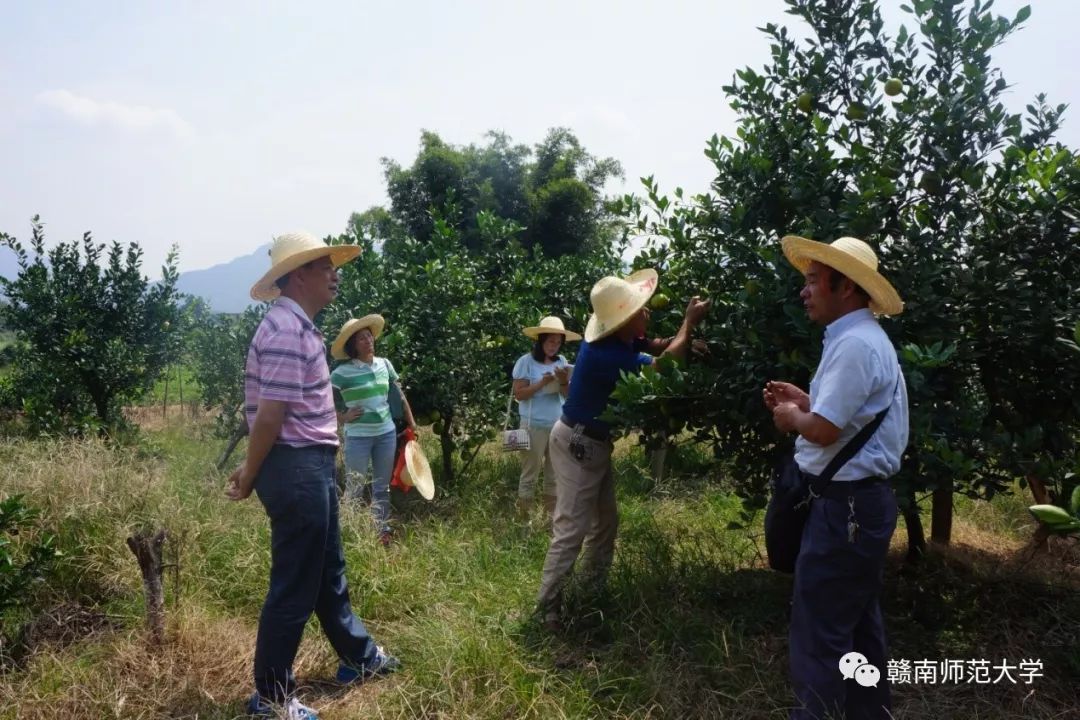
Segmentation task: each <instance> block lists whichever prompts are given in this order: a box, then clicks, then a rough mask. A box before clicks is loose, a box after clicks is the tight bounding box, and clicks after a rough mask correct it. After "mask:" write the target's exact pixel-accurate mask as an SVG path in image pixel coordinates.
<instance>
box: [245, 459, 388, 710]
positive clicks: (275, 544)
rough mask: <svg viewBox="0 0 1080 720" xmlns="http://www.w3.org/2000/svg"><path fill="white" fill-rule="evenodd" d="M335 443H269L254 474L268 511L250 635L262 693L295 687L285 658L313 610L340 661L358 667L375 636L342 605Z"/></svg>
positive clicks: (279, 694) (345, 594) (284, 692)
mask: <svg viewBox="0 0 1080 720" xmlns="http://www.w3.org/2000/svg"><path fill="white" fill-rule="evenodd" d="M336 450H337V448H334V447H330V446H325V445H322V446H316V447H308V448H291V447H288V446H285V445H275V446H274V448H273V449H272V450H271V451H270V453H269V454H268V455H267V456H266V460H265V461H263V464H262V467H261V468H260V469H259V475H258V477H257V478H256V480H255V492H256V493H258V495H259V500H260V501H261V502H262V504H263V507H264V508H265V509H266V514H267V515H268V516H269V517H270V542H271V550H270V558H271V559H270V590H269V592H267V594H266V602H265V603H264V604H263V608H262V614H261V616H260V617H259V634H258V639H257V640H256V642H255V689H256V690H257V691H258V692H259V694H260V695H261V696H263V697H264V698H266V699H268V700H273V701H276V702H281V701H284V700H285V699H286V698H287V697H288V696H289V695H291V694H292V693H293V692H294V690H295V688H296V680H295V678H294V677H293V673H292V664H293V660H294V659H296V651H297V649H298V648H299V647H300V637H301V635H303V632H304V626H305V625H306V624H307V621H308V619H309V618H310V617H311V613H312V612H314V613H315V614H316V615H317V616H318V617H319V623H320V624H321V625H322V629H323V632H324V633H325V634H326V637H327V639H328V640H329V641H330V644H331V646H333V648H334V650H335V652H337V654H338V656H339V657H340V658H341V660H342V662H345V663H347V664H350V665H353V666H357V667H359V666H362V664H363V663H364V662H366V661H369V660H372V659H374V657H375V642H374V641H373V640H372V639H371V636H370V635H368V633H367V630H366V629H365V628H364V624H363V623H362V622H361V621H360V619H359V618H358V617H356V615H354V614H353V611H352V607H351V606H350V604H349V587H348V583H347V582H346V580H345V554H344V552H343V551H342V548H341V531H340V528H339V526H338V496H337V485H336V483H335V478H334V456H335V454H336Z"/></svg>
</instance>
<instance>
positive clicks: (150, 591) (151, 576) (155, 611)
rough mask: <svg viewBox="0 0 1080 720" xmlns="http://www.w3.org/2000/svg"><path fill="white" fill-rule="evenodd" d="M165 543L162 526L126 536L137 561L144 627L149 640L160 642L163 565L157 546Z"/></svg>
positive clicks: (162, 618) (163, 614)
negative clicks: (144, 616) (143, 597)
mask: <svg viewBox="0 0 1080 720" xmlns="http://www.w3.org/2000/svg"><path fill="white" fill-rule="evenodd" d="M164 544H165V528H161V529H159V530H158V531H157V532H156V533H153V534H151V533H150V531H148V530H143V531H140V532H138V533H136V534H135V535H132V536H130V537H128V539H127V546H128V547H129V548H131V552H133V553H134V554H135V559H136V560H138V561H139V570H140V571H142V579H143V593H144V594H145V595H146V627H147V629H148V630H149V631H150V642H151V643H152V644H154V645H161V644H162V643H163V642H164V641H165V587H164V585H163V584H162V572H163V570H162V569H163V567H164V566H163V564H162V561H161V548H162V546H163V545H164Z"/></svg>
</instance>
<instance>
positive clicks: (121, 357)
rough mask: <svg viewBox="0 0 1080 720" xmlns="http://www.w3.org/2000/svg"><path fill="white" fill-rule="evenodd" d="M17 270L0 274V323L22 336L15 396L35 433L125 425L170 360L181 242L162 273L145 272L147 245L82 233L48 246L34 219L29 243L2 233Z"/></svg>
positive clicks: (13, 384)
mask: <svg viewBox="0 0 1080 720" xmlns="http://www.w3.org/2000/svg"><path fill="white" fill-rule="evenodd" d="M0 242H2V243H3V244H4V245H6V246H8V247H9V248H11V249H12V250H13V251H14V253H15V257H16V262H17V264H18V270H19V271H18V276H17V277H16V278H15V279H13V280H4V279H0V288H2V290H3V293H4V294H5V295H6V299H7V302H6V304H4V305H3V306H2V307H0V313H2V315H3V321H4V324H5V325H6V326H7V327H8V328H9V329H10V330H11V331H13V332H14V333H15V336H16V338H17V340H18V344H17V349H16V360H15V363H14V365H13V372H14V374H15V375H14V377H13V378H12V382H11V384H10V386H9V387H10V388H11V398H12V400H13V401H14V402H15V403H17V405H18V407H19V409H20V410H21V411H22V412H23V414H24V416H25V419H26V422H27V427H28V429H29V430H30V431H31V432H34V433H62V434H69V433H76V434H84V433H88V432H105V431H108V430H111V429H116V428H117V427H119V426H121V425H122V424H123V416H122V414H121V409H122V407H123V406H124V404H125V403H129V402H132V401H134V400H136V399H138V398H139V397H141V396H142V395H143V394H144V393H145V392H147V391H148V390H149V389H150V388H151V387H152V386H153V384H154V382H155V381H156V380H157V378H158V377H159V376H160V374H161V373H162V371H163V370H164V369H165V367H166V366H167V364H168V362H169V350H170V338H171V333H172V326H174V325H175V323H176V319H177V312H178V311H177V305H176V278H177V272H176V257H177V255H176V250H175V248H174V249H173V250H172V251H171V252H170V253H169V256H168V258H167V260H166V262H165V265H164V266H163V267H162V270H161V276H162V278H161V280H160V281H159V282H157V283H151V282H150V281H149V280H148V279H147V278H146V277H145V276H144V275H143V274H142V249H141V248H140V247H139V245H138V244H136V243H131V244H129V245H128V246H127V247H126V248H125V247H124V246H123V245H121V244H120V243H118V242H113V243H112V244H111V245H109V246H106V245H105V244H102V243H96V242H94V241H93V239H92V238H91V236H90V233H87V234H85V235H84V236H83V239H82V241H81V242H78V241H73V242H61V243H58V244H56V245H54V246H53V247H52V248H50V249H48V250H46V248H45V234H44V229H43V225H42V224H41V222H40V221H39V220H38V218H37V217H35V218H34V221H33V236H32V239H31V241H30V244H29V251H28V249H27V248H26V247H24V246H23V244H22V243H21V242H19V241H18V240H17V239H15V238H14V237H11V236H9V235H4V234H0Z"/></svg>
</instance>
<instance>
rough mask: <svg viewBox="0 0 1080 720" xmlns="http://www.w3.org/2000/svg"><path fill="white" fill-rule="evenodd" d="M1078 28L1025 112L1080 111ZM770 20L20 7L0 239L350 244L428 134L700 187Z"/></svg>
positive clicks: (2, 84)
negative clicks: (39, 231) (1040, 100)
mask: <svg viewBox="0 0 1080 720" xmlns="http://www.w3.org/2000/svg"><path fill="white" fill-rule="evenodd" d="M899 4H900V3H899V0H886V2H885V7H886V13H887V19H888V20H889V21H890V22H889V26H891V27H895V23H896V22H899V21H901V20H902V19H903V17H902V14H901V13H900V11H899V10H898V9H897V8H898V7H899ZM1023 4H1024V3H1023V2H1017V1H1015V0H999V2H998V3H997V4H996V5H995V9H996V10H997V11H998V12H1001V13H1002V14H1005V15H1007V16H1009V17H1012V16H1013V15H1014V14H1015V13H1016V11H1017V10H1018V9H1019V8H1020V7H1021V6H1022V5H1023ZM1078 20H1080V4H1076V3H1073V2H1070V1H1068V0H1042V1H1041V2H1040V1H1039V0H1036V2H1035V3H1034V4H1033V14H1032V16H1031V19H1030V20H1029V21H1028V23H1027V27H1026V28H1025V29H1024V30H1022V31H1021V32H1020V33H1019V34H1017V35H1016V36H1014V38H1013V39H1012V40H1011V41H1010V42H1009V43H1008V45H1007V46H1006V47H1004V48H1002V49H1001V50H999V52H998V54H997V56H996V57H997V62H998V64H999V66H1001V67H1002V68H1003V69H1004V71H1005V76H1006V78H1007V79H1008V80H1009V81H1010V82H1011V83H1013V84H1014V86H1015V87H1014V89H1013V92H1012V95H1011V101H1012V106H1013V108H1014V109H1020V108H1022V107H1023V105H1024V104H1025V103H1026V102H1028V100H1029V99H1030V98H1031V97H1033V96H1034V94H1035V93H1037V92H1046V93H1048V95H1049V96H1050V99H1051V100H1052V101H1053V102H1067V103H1070V105H1073V106H1074V107H1075V105H1077V103H1076V101H1077V100H1078V99H1080V82H1077V81H1076V80H1071V81H1070V80H1069V79H1068V78H1069V77H1071V75H1072V72H1073V70H1071V69H1070V68H1072V67H1073V65H1074V64H1075V60H1076V58H1077V50H1076V45H1075V44H1074V43H1075V38H1074V35H1075V32H1076V27H1077V21H1078ZM769 21H775V22H780V23H787V24H788V25H789V27H792V28H793V29H794V27H795V26H796V25H797V20H796V19H795V18H793V17H791V16H788V15H785V14H784V13H783V4H782V3H781V2H780V1H779V0H743V1H741V2H740V1H736V0H712V1H711V2H706V1H705V0H699V1H698V2H680V1H678V0H668V1H667V2H643V1H634V0H620V1H619V2H614V1H611V2H607V1H605V2H593V1H589V0H577V1H576V2H565V1H563V0H548V2H540V3H528V4H526V3H520V2H508V1H506V0H502V1H499V2H495V1H491V2H469V1H467V0H466V1H464V2H458V3H448V2H400V3H373V2H356V1H345V0H342V1H341V2H307V3H303V5H301V4H300V3H284V2H265V1H258V2H256V1H251V2H246V1H245V2H240V1H233V0H224V1H218V2H173V3H151V2H105V3H103V2H89V1H82V2H48V1H44V0H41V1H35V2H19V1H18V0H0V108H2V112H0V229H2V230H4V231H6V232H9V233H11V234H14V235H16V236H17V237H19V238H22V239H25V238H27V237H28V236H29V229H30V223H29V220H30V218H31V216H32V215H34V214H35V213H40V214H41V216H42V219H43V220H45V222H46V223H47V233H48V235H49V237H50V238H51V239H53V240H59V239H71V238H74V237H78V236H80V235H81V233H82V232H83V231H84V230H92V231H93V232H94V234H95V236H96V237H97V239H99V240H112V239H117V240H120V241H123V242H129V241H137V242H139V243H140V244H141V245H142V246H143V248H144V249H145V250H146V259H147V267H146V270H147V272H148V274H150V275H154V276H156V275H157V270H156V268H157V266H158V265H160V263H161V262H162V260H163V259H164V256H165V253H166V251H167V249H168V247H169V245H170V244H172V243H174V242H175V243H178V244H179V245H180V250H181V255H180V267H181V269H182V270H192V269H197V268H202V267H207V266H210V265H214V264H217V263H219V262H223V261H226V260H229V259H231V258H233V257H236V256H238V255H242V254H246V253H249V252H251V250H253V249H254V248H255V247H257V246H258V245H261V244H263V243H265V242H268V241H269V240H270V238H271V237H272V236H273V235H274V234H277V233H280V232H283V231H286V230H290V229H297V228H302V229H308V230H310V231H312V232H314V233H316V234H318V235H324V234H328V233H337V232H341V231H342V230H343V228H344V226H345V221H346V219H347V218H348V216H349V214H350V213H351V212H352V211H354V210H363V209H365V208H367V207H369V206H371V205H373V204H380V203H384V202H385V199H386V196H385V191H384V184H383V178H382V168H381V165H380V163H379V158H380V157H384V156H386V157H391V158H394V159H396V160H398V161H400V162H402V163H405V164H407V163H409V162H411V161H412V159H413V158H414V157H415V154H416V150H417V148H418V144H419V137H420V131H421V129H430V130H434V131H436V132H438V133H439V134H440V135H441V136H442V137H443V138H444V139H445V140H447V141H449V142H453V143H457V144H465V143H469V142H477V141H480V140H481V139H482V135H483V133H484V132H485V131H486V130H489V129H499V130H503V131H505V132H507V133H509V134H510V135H511V137H512V138H513V139H514V140H515V141H517V142H524V143H528V144H530V145H531V144H534V143H536V142H538V141H539V140H540V139H541V138H542V137H543V135H544V133H545V131H546V130H547V128H549V127H552V126H556V125H565V126H569V127H570V128H572V129H573V130H574V132H576V133H577V135H578V137H579V138H580V139H581V140H582V142H583V143H584V144H585V146H586V147H587V148H588V149H589V150H590V151H591V152H593V153H594V154H597V155H610V156H613V157H615V158H617V159H618V160H619V161H620V162H622V164H623V167H624V169H625V171H626V177H627V182H626V184H625V185H624V186H621V187H618V186H613V187H612V188H611V189H612V190H613V191H615V190H619V191H621V190H627V189H628V190H633V191H636V190H637V189H638V183H637V178H638V177H640V176H641V175H647V174H655V175H656V177H657V179H658V180H659V181H660V182H661V183H662V185H663V187H665V188H668V189H670V188H672V187H674V186H675V185H682V186H683V187H684V188H686V189H687V190H688V191H692V192H697V191H702V190H704V189H706V187H707V185H708V182H709V179H710V177H711V172H710V168H711V166H710V164H709V163H708V161H707V160H706V159H705V158H704V156H703V155H702V149H703V148H704V143H705V141H706V139H707V138H708V137H709V136H710V135H711V134H712V133H714V132H717V133H721V134H723V133H730V132H731V131H732V129H733V121H734V116H733V113H732V111H731V110H730V109H729V108H728V106H727V101H726V99H725V98H724V96H723V93H722V91H721V89H720V88H721V85H723V84H725V83H727V82H728V81H729V80H730V79H731V77H732V74H733V72H734V71H735V70H736V69H737V68H740V67H743V66H747V65H750V66H755V67H757V66H760V65H762V64H763V63H764V62H765V61H766V59H767V51H768V46H767V43H766V41H765V39H764V37H763V36H762V35H761V34H760V33H758V32H756V31H755V28H756V27H758V26H761V25H763V24H764V23H766V22H769ZM1070 58H1072V59H1071V60H1070ZM1076 113H1080V108H1076V109H1073V110H1072V111H1071V112H1070V113H1069V114H1068V115H1067V120H1066V127H1065V130H1064V132H1063V134H1062V139H1063V141H1065V142H1066V143H1068V144H1069V145H1071V146H1073V147H1076V146H1080V119H1076V117H1075V114H1076Z"/></svg>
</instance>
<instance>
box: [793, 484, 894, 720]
mask: <svg viewBox="0 0 1080 720" xmlns="http://www.w3.org/2000/svg"><path fill="white" fill-rule="evenodd" d="M827 493H828V496H827V497H822V498H819V499H816V500H814V501H813V503H812V505H811V509H810V517H809V518H808V519H807V522H806V527H805V529H804V530H803V536H802V550H801V551H800V553H799V559H798V560H797V562H796V565H795V593H794V599H793V604H792V611H791V632H790V636H789V640H790V660H791V679H792V684H793V686H794V689H795V695H796V698H797V702H798V707H797V708H795V709H794V710H792V712H791V718H792V720H806V719H809V718H814V720H821V719H824V718H846V720H864V719H869V718H874V719H875V720H876V719H877V718H889V717H891V715H890V714H889V712H888V711H889V709H890V707H891V702H890V698H889V684H888V682H887V680H886V676H887V668H886V659H887V654H886V653H887V649H886V643H885V623H884V621H883V619H882V616H881V605H880V602H879V598H880V595H881V586H882V577H883V575H884V569H885V556H886V554H887V553H888V549H889V540H890V538H892V534H893V530H895V529H896V512H897V510H896V498H895V497H894V496H893V492H892V488H891V487H890V486H889V484H888V483H886V482H876V483H857V484H855V485H852V486H849V485H847V484H846V483H837V482H834V483H832V484H831V485H830V486H829V488H828V489H827ZM851 505H853V507H854V518H855V521H856V522H858V524H859V529H858V531H857V533H856V536H855V542H854V543H852V542H849V541H848V518H849V515H850V514H851ZM849 652H858V653H861V654H862V655H863V656H865V657H866V659H867V661H868V663H869V664H870V665H873V666H874V667H876V668H877V669H878V671H879V672H880V674H881V678H880V680H879V681H878V683H877V686H876V687H863V686H862V685H860V684H859V683H858V682H857V681H856V680H855V679H845V678H844V674H842V673H841V670H840V659H841V658H842V657H843V656H844V655H846V654H847V653H849ZM864 677H865V675H864Z"/></svg>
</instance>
